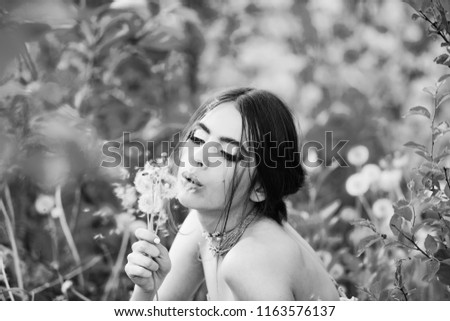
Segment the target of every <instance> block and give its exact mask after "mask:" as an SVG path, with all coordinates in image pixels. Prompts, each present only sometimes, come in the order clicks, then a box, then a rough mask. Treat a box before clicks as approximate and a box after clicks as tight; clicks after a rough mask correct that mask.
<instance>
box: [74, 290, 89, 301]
mask: <svg viewBox="0 0 450 321" xmlns="http://www.w3.org/2000/svg"><path fill="white" fill-rule="evenodd" d="M70 291H72V293H73V294H75V296H77V297H78V298H80V299H81V300H83V301H91V300H90V299H88V298H87V297H85V296H84V295H83V294H81V293H80V292H78V291H77V290H75V289H74V288H73V286H72V287H70Z"/></svg>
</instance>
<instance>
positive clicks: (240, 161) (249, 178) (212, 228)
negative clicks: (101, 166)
mask: <svg viewBox="0 0 450 321" xmlns="http://www.w3.org/2000/svg"><path fill="white" fill-rule="evenodd" d="M184 137H185V138H186V143H184V144H183V146H182V147H180V148H179V149H177V151H176V152H175V153H174V154H173V155H174V156H175V157H174V158H173V159H172V161H173V162H174V163H175V165H176V171H177V180H178V185H179V186H178V188H179V190H178V196H177V198H178V200H179V201H180V203H181V204H182V205H184V206H186V207H187V208H189V209H191V211H190V213H189V214H188V216H187V218H186V219H185V221H184V223H183V224H182V226H181V228H180V231H179V233H178V234H177V236H176V238H175V240H174V242H173V244H172V246H171V249H170V253H168V251H167V249H166V248H165V247H164V246H162V245H161V244H160V243H159V238H158V237H157V236H156V235H155V234H153V233H152V232H150V231H148V230H145V229H139V230H137V231H136V233H135V234H136V237H137V238H138V241H137V242H136V243H134V244H133V246H132V250H133V252H132V253H131V254H130V255H129V256H128V263H127V265H126V267H125V271H126V273H127V274H128V276H129V277H130V279H131V280H132V281H133V282H134V283H135V289H134V292H133V295H132V298H131V299H132V300H153V299H154V297H155V294H156V291H157V292H158V295H159V299H160V300H190V299H192V298H193V295H194V294H195V292H196V290H197V289H198V287H199V286H200V285H201V284H202V282H203V281H206V286H207V289H208V297H209V299H210V300H277V301H279V300H338V299H339V296H338V292H337V290H336V288H335V286H334V283H333V281H332V280H331V278H330V277H329V275H328V274H327V272H326V270H325V269H324V267H323V266H322V264H321V261H320V260H319V258H318V257H317V256H316V254H315V253H314V251H313V249H312V248H311V247H310V246H309V245H308V244H307V242H306V241H305V240H304V239H303V238H302V237H301V236H300V235H299V234H297V233H296V231H295V230H294V229H293V228H292V227H291V226H290V225H289V224H288V223H287V221H286V206H285V204H284V201H283V198H284V197H286V196H287V195H289V194H293V193H295V192H297V191H298V190H299V189H300V188H301V187H302V186H303V184H304V179H305V175H304V171H303V168H302V166H301V164H300V153H299V150H298V140H297V132H296V128H295V124H294V120H293V116H292V114H291V112H290V111H289V109H288V108H287V107H286V106H285V104H284V103H283V102H282V101H281V100H280V99H279V98H277V97H276V96H275V95H273V94H271V93H269V92H267V91H263V90H256V89H252V88H240V89H234V90H229V91H226V92H223V93H221V94H219V95H218V96H217V97H215V98H213V99H211V100H209V101H208V102H207V103H205V104H204V105H202V106H201V107H200V108H199V109H198V110H197V112H196V113H195V114H194V115H193V117H192V119H191V121H190V123H189V124H188V126H187V129H186V132H185V133H184ZM154 282H155V283H156V284H154Z"/></svg>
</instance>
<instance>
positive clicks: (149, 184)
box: [134, 170, 155, 194]
mask: <svg viewBox="0 0 450 321" xmlns="http://www.w3.org/2000/svg"><path fill="white" fill-rule="evenodd" d="M154 184H155V183H154V181H153V178H151V177H150V173H149V172H148V171H146V170H141V171H139V172H137V174H136V177H135V179H134V186H135V188H136V190H137V191H138V192H139V193H141V194H145V193H147V192H149V191H151V190H152V189H153V186H154Z"/></svg>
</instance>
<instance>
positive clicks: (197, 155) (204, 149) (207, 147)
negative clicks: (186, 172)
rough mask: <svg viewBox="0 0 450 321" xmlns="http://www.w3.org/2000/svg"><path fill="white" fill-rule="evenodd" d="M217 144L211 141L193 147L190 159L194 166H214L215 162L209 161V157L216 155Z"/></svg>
mask: <svg viewBox="0 0 450 321" xmlns="http://www.w3.org/2000/svg"><path fill="white" fill-rule="evenodd" d="M218 148H219V146H217V144H214V143H213V142H206V143H205V144H202V145H200V146H196V147H194V150H193V157H192V160H193V162H194V166H197V167H211V166H215V165H216V163H217V162H211V158H214V159H215V158H216V157H217V155H218V153H219V152H218Z"/></svg>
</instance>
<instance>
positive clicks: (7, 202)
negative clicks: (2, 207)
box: [5, 184, 16, 226]
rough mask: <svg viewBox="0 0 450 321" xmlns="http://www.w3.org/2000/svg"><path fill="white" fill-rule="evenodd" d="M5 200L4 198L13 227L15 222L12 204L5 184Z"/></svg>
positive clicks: (9, 192)
mask: <svg viewBox="0 0 450 321" xmlns="http://www.w3.org/2000/svg"><path fill="white" fill-rule="evenodd" d="M5 198H6V205H7V206H8V211H9V214H10V215H11V221H12V225H13V226H15V225H16V222H15V218H16V216H15V214H14V206H13V204H12V199H11V191H10V190H9V186H8V184H5Z"/></svg>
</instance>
